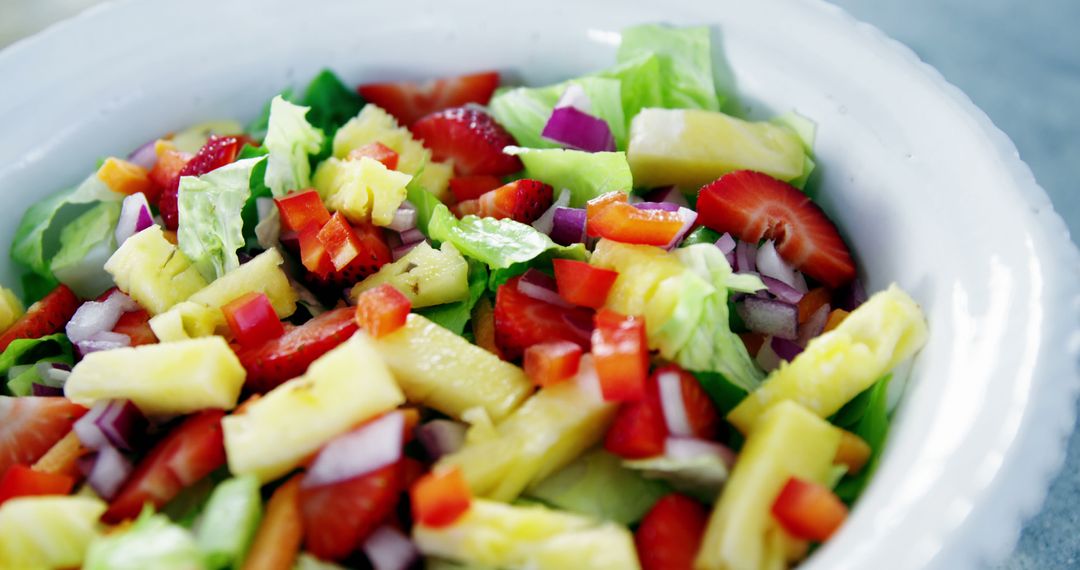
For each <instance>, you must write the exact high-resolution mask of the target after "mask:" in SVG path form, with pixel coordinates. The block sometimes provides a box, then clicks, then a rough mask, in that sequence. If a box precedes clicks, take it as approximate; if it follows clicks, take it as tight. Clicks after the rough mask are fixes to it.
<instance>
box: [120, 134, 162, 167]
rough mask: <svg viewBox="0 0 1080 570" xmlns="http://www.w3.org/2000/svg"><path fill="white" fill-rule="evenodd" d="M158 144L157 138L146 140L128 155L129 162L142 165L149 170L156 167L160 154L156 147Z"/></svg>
mask: <svg viewBox="0 0 1080 570" xmlns="http://www.w3.org/2000/svg"><path fill="white" fill-rule="evenodd" d="M156 146H157V139H154V140H149V141H146V142H145V143H143V144H142V146H140V147H139V148H137V149H135V150H133V151H131V154H129V155H128V157H127V160H128V162H130V163H132V164H135V165H138V166H141V167H143V168H145V169H147V170H150V169H151V168H154V165H156V164H157V161H158V156H157V151H156V150H155V147H156Z"/></svg>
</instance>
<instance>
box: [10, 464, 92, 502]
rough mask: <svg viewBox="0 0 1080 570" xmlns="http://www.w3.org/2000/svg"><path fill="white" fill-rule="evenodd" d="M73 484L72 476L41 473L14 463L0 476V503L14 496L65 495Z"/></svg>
mask: <svg viewBox="0 0 1080 570" xmlns="http://www.w3.org/2000/svg"><path fill="white" fill-rule="evenodd" d="M74 486H75V478H74V477H69V476H67V475H63V474H60V473H42V472H40V471H35V470H33V469H31V468H30V467H28V466H26V465H22V464H15V465H12V466H11V467H9V468H8V470H7V472H5V473H4V477H3V478H0V504H3V503H4V501H6V500H8V499H12V498H15V497H29V496H34V495H66V494H68V493H70V492H71V488H72V487H74Z"/></svg>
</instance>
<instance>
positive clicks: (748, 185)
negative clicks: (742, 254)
mask: <svg viewBox="0 0 1080 570" xmlns="http://www.w3.org/2000/svg"><path fill="white" fill-rule="evenodd" d="M697 208H698V216H699V217H698V222H699V223H701V224H703V225H705V226H707V227H708V228H710V229H713V230H716V231H718V232H721V233H724V232H730V233H731V234H732V235H734V236H735V237H737V238H739V239H741V240H743V241H748V242H753V243H757V241H758V240H760V239H762V238H767V239H771V240H774V241H775V242H776V250H777V251H778V252H779V253H780V256H781V257H783V258H784V260H785V261H787V262H788V263H790V264H792V265H793V266H795V267H796V268H798V269H800V270H802V271H803V273H806V274H807V275H809V276H811V277H813V278H814V279H817V280H818V281H821V282H822V283H824V284H826V285H828V286H829V287H838V286H840V285H843V284H845V283H847V282H849V281H851V280H852V279H854V278H855V264H854V262H852V260H851V254H850V253H849V252H848V248H847V246H846V245H844V240H843V239H841V237H840V234H839V232H837V231H836V226H834V225H833V223H832V222H830V221H829V218H828V217H827V216H826V215H825V212H822V211H821V208H819V207H818V206H817V205H816V204H814V203H813V202H811V201H810V198H809V197H807V196H806V194H803V193H802V192H800V191H799V190H798V189H797V188H795V187H794V186H792V185H790V184H787V183H786V182H781V181H779V180H777V179H775V178H773V177H771V176H768V175H766V174H762V173H760V172H754V171H750V170H740V171H738V172H732V173H730V174H725V175H724V176H721V177H720V179H718V180H717V181H715V182H712V183H710V184H707V185H705V186H703V187H702V188H701V191H700V193H699V194H698V202H697Z"/></svg>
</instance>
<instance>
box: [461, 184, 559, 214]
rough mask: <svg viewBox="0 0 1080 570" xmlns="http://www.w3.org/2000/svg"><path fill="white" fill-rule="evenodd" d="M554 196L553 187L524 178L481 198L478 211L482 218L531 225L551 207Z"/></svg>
mask: <svg viewBox="0 0 1080 570" xmlns="http://www.w3.org/2000/svg"><path fill="white" fill-rule="evenodd" d="M553 195H554V193H553V191H552V189H551V186H549V185H547V184H544V183H543V182H540V181H539V180H530V179H528V178H524V179H521V180H515V181H513V182H511V183H509V184H504V185H503V186H500V187H498V188H496V189H494V190H492V191H490V192H487V193H485V194H484V195H483V196H480V201H479V203H478V207H479V210H478V211H479V215H480V216H486V217H489V218H510V219H512V220H514V221H516V222H521V223H523V224H531V223H533V222H534V221H536V218H539V217H540V215H541V214H543V213H544V212H545V211H546V210H547V209H548V208H550V207H551V201H552V200H553Z"/></svg>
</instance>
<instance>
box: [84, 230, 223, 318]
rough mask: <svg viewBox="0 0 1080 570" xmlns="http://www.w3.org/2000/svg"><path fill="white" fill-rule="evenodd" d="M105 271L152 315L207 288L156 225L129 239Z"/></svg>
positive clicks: (114, 254) (197, 272)
mask: <svg viewBox="0 0 1080 570" xmlns="http://www.w3.org/2000/svg"><path fill="white" fill-rule="evenodd" d="M105 271H107V272H108V273H109V275H112V277H113V280H114V281H116V286H117V287H119V288H120V290H121V291H123V292H125V293H127V294H128V295H130V296H131V298H132V299H134V300H135V301H136V302H137V303H139V305H141V306H142V307H143V308H144V309H146V310H147V311H149V312H150V314H152V315H157V314H159V313H163V312H165V311H167V310H168V309H169V307H172V306H173V305H175V304H177V303H179V302H180V301H184V300H186V299H187V298H188V297H190V296H191V295H192V294H193V293H195V292H196V291H198V290H199V289H202V288H203V287H206V279H203V276H202V274H201V273H199V270H198V269H196V268H195V266H193V265H192V264H191V260H189V259H188V258H187V256H186V255H184V253H183V252H182V251H180V250H179V249H178V248H177V247H176V245H175V244H173V243H171V242H170V241H169V240H167V239H165V235H164V234H163V233H162V231H161V227H160V226H157V225H153V226H150V227H148V228H146V229H145V230H143V231H141V232H139V233H137V234H135V235H133V236H131V237H129V238H128V239H127V240H126V241H125V242H124V243H123V245H121V246H120V247H119V249H117V250H116V252H115V253H113V254H112V257H110V258H109V260H108V261H106V262H105Z"/></svg>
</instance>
